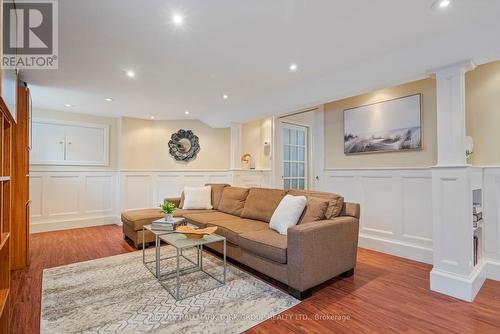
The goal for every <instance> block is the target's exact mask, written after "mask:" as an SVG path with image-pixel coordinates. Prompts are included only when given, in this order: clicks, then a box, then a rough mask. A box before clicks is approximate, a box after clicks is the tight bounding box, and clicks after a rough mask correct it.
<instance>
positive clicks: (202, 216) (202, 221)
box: [184, 211, 240, 227]
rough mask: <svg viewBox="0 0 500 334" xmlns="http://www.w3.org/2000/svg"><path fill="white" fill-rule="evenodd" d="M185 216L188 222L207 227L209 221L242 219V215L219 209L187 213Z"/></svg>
mask: <svg viewBox="0 0 500 334" xmlns="http://www.w3.org/2000/svg"><path fill="white" fill-rule="evenodd" d="M184 218H186V220H187V222H188V223H191V224H193V225H196V226H199V227H206V226H207V224H208V223H210V222H214V221H223V220H236V219H240V217H238V216H233V215H230V214H227V213H223V212H219V211H213V212H203V213H187V214H184Z"/></svg>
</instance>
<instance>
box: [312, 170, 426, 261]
mask: <svg viewBox="0 0 500 334" xmlns="http://www.w3.org/2000/svg"><path fill="white" fill-rule="evenodd" d="M319 188H320V189H319V190H321V191H329V192H334V193H338V194H341V195H343V196H344V198H345V200H346V201H348V202H355V203H359V204H360V205H361V219H360V235H359V236H360V238H359V246H360V247H365V248H369V249H374V250H378V251H381V252H384V253H389V254H393V255H396V256H401V257H404V258H409V259H413V260H417V261H421V262H425V263H432V247H433V244H432V234H433V233H432V228H433V226H432V174H431V170H430V169H428V168H415V169H335V170H332V169H330V170H325V172H324V179H323V180H322V181H321V182H319Z"/></svg>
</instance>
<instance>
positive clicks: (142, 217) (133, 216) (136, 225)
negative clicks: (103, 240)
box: [121, 209, 165, 231]
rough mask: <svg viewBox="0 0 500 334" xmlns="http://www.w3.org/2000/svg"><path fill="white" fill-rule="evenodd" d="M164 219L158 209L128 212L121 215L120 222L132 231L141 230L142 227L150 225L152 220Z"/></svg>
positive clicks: (163, 215)
mask: <svg viewBox="0 0 500 334" xmlns="http://www.w3.org/2000/svg"><path fill="white" fill-rule="evenodd" d="M163 217H165V214H164V213H163V212H161V210H160V209H142V210H130V211H125V212H123V213H122V217H121V219H122V222H123V223H124V224H127V225H128V226H129V228H131V229H132V230H133V231H139V230H142V227H143V226H144V225H148V224H151V223H152V222H153V221H154V220H157V219H160V218H163Z"/></svg>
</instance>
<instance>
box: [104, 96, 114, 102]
mask: <svg viewBox="0 0 500 334" xmlns="http://www.w3.org/2000/svg"><path fill="white" fill-rule="evenodd" d="M104 101H106V102H113V98H112V97H107V98H105V99H104Z"/></svg>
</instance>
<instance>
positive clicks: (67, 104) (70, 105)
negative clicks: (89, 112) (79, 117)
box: [64, 103, 74, 108]
mask: <svg viewBox="0 0 500 334" xmlns="http://www.w3.org/2000/svg"><path fill="white" fill-rule="evenodd" d="M64 106H65V107H66V108H71V107H74V105H72V104H69V103H66V104H65V105H64Z"/></svg>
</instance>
